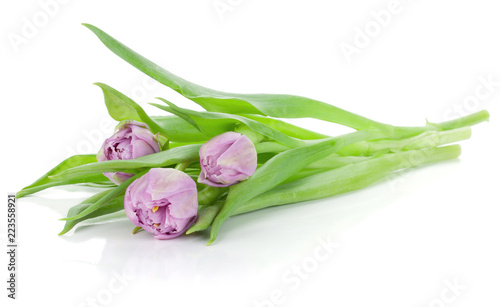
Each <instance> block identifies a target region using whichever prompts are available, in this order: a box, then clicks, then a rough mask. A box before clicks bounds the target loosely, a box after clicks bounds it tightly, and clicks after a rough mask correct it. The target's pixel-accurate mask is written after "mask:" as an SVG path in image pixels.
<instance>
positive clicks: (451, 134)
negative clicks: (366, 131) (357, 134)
mask: <svg viewBox="0 0 500 307" xmlns="http://www.w3.org/2000/svg"><path fill="white" fill-rule="evenodd" d="M470 136H471V128H470V127H463V128H457V129H453V130H445V131H432V130H431V131H425V132H423V133H421V134H419V135H417V136H413V137H409V138H406V139H398V140H392V139H383V140H376V141H364V142H359V143H356V144H352V145H349V146H346V147H344V148H342V149H341V150H339V151H338V154H339V155H342V156H367V155H374V154H380V153H388V152H396V151H401V150H410V149H423V148H428V147H436V146H440V145H444V144H450V143H454V142H458V141H462V140H466V139H468V138H470Z"/></svg>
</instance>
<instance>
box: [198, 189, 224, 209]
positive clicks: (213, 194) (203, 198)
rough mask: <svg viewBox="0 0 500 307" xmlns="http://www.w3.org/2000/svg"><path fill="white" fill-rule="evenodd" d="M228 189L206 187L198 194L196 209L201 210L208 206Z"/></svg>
mask: <svg viewBox="0 0 500 307" xmlns="http://www.w3.org/2000/svg"><path fill="white" fill-rule="evenodd" d="M228 189H229V188H217V187H212V186H207V187H206V188H204V189H203V190H201V191H200V192H198V208H199V209H201V208H204V207H208V206H210V205H211V204H212V203H213V202H214V201H216V200H217V199H218V198H219V197H220V196H221V195H222V194H224V193H226V192H227V190H228Z"/></svg>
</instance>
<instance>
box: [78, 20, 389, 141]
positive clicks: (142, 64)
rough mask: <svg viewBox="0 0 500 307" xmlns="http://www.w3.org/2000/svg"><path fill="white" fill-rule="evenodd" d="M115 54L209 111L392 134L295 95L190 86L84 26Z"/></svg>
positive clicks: (365, 120)
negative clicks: (308, 120) (315, 121)
mask: <svg viewBox="0 0 500 307" xmlns="http://www.w3.org/2000/svg"><path fill="white" fill-rule="evenodd" d="M83 25H84V26H86V27H87V28H89V29H90V30H91V31H92V32H94V33H95V34H96V35H97V37H98V38H99V39H100V40H101V41H102V42H103V43H104V45H105V46H106V47H108V48H109V49H110V50H111V51H112V52H113V53H115V54H116V55H118V56H119V57H121V58H122V59H123V60H125V61H126V62H128V63H129V64H131V65H132V66H134V67H136V68H137V69H139V70H140V71H142V72H144V73H145V74H147V75H148V76H150V77H151V78H153V79H155V80H156V81H158V82H160V83H162V84H164V85H166V86H168V87H170V88H172V89H173V90H175V91H177V92H178V93H180V94H181V95H183V96H184V97H187V98H189V99H191V100H192V101H194V102H196V103H198V104H199V105H200V106H202V107H203V108H204V109H205V110H207V111H212V112H221V113H232V114H260V115H267V116H271V117H278V118H306V117H310V118H316V119H320V120H325V121H330V122H334V123H337V124H341V125H345V126H348V127H351V128H354V129H358V130H374V129H377V130H381V131H385V132H386V133H392V129H393V128H392V126H389V125H385V124H381V123H379V122H376V121H373V120H370V119H368V118H365V117H363V116H359V115H357V114H354V113H351V112H348V111H346V110H343V109H340V108H337V107H334V106H332V105H329V104H327V103H324V102H321V101H318V100H314V99H310V98H306V97H300V96H293V95H278V94H235V93H225V92H221V91H216V90H212V89H209V88H206V87H203V86H199V85H196V84H194V83H192V82H189V81H187V80H185V79H183V78H181V77H179V76H176V75H174V74H173V73H171V72H169V71H167V70H165V69H163V68H161V67H160V66H159V65H157V64H155V63H153V62H151V61H150V60H148V59H146V58H145V57H143V56H141V55H140V54H138V53H136V52H135V51H133V50H132V49H130V48H128V47H127V46H125V45H123V44H122V43H120V42H119V41H117V40H116V39H114V38H113V37H111V36H110V35H108V34H107V33H105V32H104V31H102V30H100V29H99V28H97V27H95V26H92V25H90V24H83Z"/></svg>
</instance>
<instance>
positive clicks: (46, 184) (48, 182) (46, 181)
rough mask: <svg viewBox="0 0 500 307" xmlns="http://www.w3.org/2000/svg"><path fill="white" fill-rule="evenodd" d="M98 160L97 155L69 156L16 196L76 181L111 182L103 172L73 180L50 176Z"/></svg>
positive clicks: (19, 196)
mask: <svg viewBox="0 0 500 307" xmlns="http://www.w3.org/2000/svg"><path fill="white" fill-rule="evenodd" d="M94 162H97V159H96V156H95V155H75V156H72V157H69V158H67V159H66V160H64V161H63V162H61V163H59V164H58V165H57V166H56V167H54V168H53V169H51V170H50V171H48V172H47V173H46V174H45V175H43V176H42V177H40V178H39V179H38V180H37V181H35V182H34V183H32V184H30V185H29V186H27V187H25V188H23V189H22V190H21V191H19V192H17V194H16V197H17V198H21V197H23V196H26V195H29V194H33V193H36V192H39V191H42V190H44V189H47V188H50V187H55V186H60V185H66V184H75V183H88V182H90V183H109V182H110V181H109V179H108V178H106V177H105V176H104V175H102V174H92V175H91V176H84V177H80V178H77V179H71V180H57V179H52V178H49V177H51V176H54V175H56V174H59V173H62V172H64V171H66V170H68V169H71V168H73V167H77V166H80V165H86V164H89V163H94Z"/></svg>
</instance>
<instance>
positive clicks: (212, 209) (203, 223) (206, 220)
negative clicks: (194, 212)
mask: <svg viewBox="0 0 500 307" xmlns="http://www.w3.org/2000/svg"><path fill="white" fill-rule="evenodd" d="M223 205H224V201H217V202H215V203H214V204H213V205H211V206H208V207H205V208H203V209H201V210H200V212H198V217H197V219H196V222H195V223H194V224H193V225H192V226H191V227H189V229H188V230H187V231H186V234H187V235H188V234H190V233H193V232H197V231H203V230H205V229H207V228H208V227H210V225H212V222H213V220H214V218H215V216H217V214H218V213H219V211H220V209H221V208H222V206H223Z"/></svg>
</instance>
